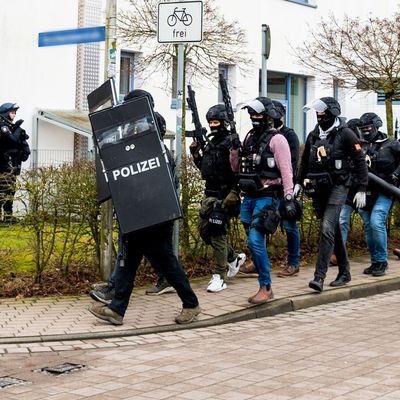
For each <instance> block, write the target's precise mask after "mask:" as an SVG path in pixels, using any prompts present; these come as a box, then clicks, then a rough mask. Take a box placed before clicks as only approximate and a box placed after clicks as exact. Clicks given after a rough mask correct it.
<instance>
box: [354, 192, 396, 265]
mask: <svg viewBox="0 0 400 400" xmlns="http://www.w3.org/2000/svg"><path fill="white" fill-rule="evenodd" d="M392 203H393V201H392V199H390V198H389V197H386V196H384V195H383V194H380V195H379V196H378V199H377V200H376V202H375V204H374V206H373V207H372V210H370V211H366V210H360V211H359V213H360V216H361V218H362V220H363V221H364V234H365V240H366V241H367V245H368V250H369V254H370V256H371V261H372V262H373V263H376V262H384V261H387V256H388V252H387V231H386V219H387V216H388V214H389V211H390V209H391V207H392Z"/></svg>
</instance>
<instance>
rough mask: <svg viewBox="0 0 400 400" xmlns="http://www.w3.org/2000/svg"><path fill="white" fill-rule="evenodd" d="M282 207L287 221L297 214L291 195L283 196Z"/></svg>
mask: <svg viewBox="0 0 400 400" xmlns="http://www.w3.org/2000/svg"><path fill="white" fill-rule="evenodd" d="M283 207H284V209H285V215H286V219H288V220H289V221H290V220H294V219H295V218H296V215H297V210H296V206H295V204H294V201H293V198H292V196H291V195H286V196H285V200H284V201H283Z"/></svg>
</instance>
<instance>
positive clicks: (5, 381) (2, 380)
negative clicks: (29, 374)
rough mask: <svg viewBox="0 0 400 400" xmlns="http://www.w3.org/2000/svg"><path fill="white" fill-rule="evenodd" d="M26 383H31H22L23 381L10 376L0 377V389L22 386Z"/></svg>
mask: <svg viewBox="0 0 400 400" xmlns="http://www.w3.org/2000/svg"><path fill="white" fill-rule="evenodd" d="M26 383H31V382H29V381H24V380H23V379H18V378H13V377H12V376H0V388H5V387H8V386H15V385H24V384H26Z"/></svg>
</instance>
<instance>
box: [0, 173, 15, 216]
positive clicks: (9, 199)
mask: <svg viewBox="0 0 400 400" xmlns="http://www.w3.org/2000/svg"><path fill="white" fill-rule="evenodd" d="M16 180H17V177H16V176H15V175H14V174H13V173H11V172H0V214H1V213H3V218H4V220H5V221H6V220H7V219H8V218H11V216H12V213H13V202H14V195H15V183H16ZM0 218H1V215H0Z"/></svg>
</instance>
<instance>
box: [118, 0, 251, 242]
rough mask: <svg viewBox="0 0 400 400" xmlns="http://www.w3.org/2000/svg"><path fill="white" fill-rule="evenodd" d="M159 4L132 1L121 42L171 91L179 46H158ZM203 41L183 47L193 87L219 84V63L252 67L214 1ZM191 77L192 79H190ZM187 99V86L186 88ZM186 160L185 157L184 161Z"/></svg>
mask: <svg viewBox="0 0 400 400" xmlns="http://www.w3.org/2000/svg"><path fill="white" fill-rule="evenodd" d="M159 2H160V0H130V9H129V11H126V12H120V15H119V17H118V26H119V34H118V36H119V38H121V39H122V40H123V41H124V42H125V43H127V44H133V45H135V46H136V48H137V49H138V50H139V51H141V54H140V57H138V58H137V60H136V61H135V66H134V68H135V70H136V71H137V72H140V73H142V76H143V77H147V76H151V75H152V74H153V73H154V72H156V71H162V72H163V74H164V76H165V88H170V87H171V86H170V83H171V82H172V79H171V75H172V73H173V65H174V62H176V60H177V58H178V46H177V45H176V44H165V43H158V42H157V14H158V12H157V11H158V3H159ZM203 11H204V15H203V40H202V42H200V43H185V45H184V71H185V75H184V79H186V80H188V81H190V82H191V83H192V84H193V83H194V82H195V81H196V78H199V79H208V80H209V81H211V82H212V83H214V84H215V85H217V84H218V79H217V71H218V63H223V64H228V65H235V66H237V67H238V68H239V70H240V71H241V72H242V73H243V72H246V71H250V68H251V67H252V66H253V61H252V58H251V57H250V56H249V55H248V53H247V52H246V44H247V42H246V35H245V32H244V30H243V29H241V28H240V26H239V23H238V22H237V21H232V22H229V21H227V20H226V19H225V17H224V16H223V15H222V14H221V13H220V11H219V9H218V7H217V6H216V5H215V4H213V0H204V1H203ZM187 75H189V76H187ZM183 88H184V92H183V98H185V97H186V96H185V82H184V85H183ZM182 115H183V117H182V130H183V132H185V116H186V107H185V102H183V110H182ZM182 149H183V152H184V153H185V149H186V141H185V135H182ZM183 158H184V159H185V157H183ZM187 168H188V163H186V162H184V163H182V165H181V172H180V174H181V184H182V191H181V198H182V208H183V213H184V215H185V216H186V217H189V212H190V210H189V204H190V201H191V199H190V193H189V185H188V182H187V181H186V177H188V176H190V175H189V173H188V170H187ZM189 242H190V226H189V218H184V219H183V221H182V230H181V245H182V246H183V249H184V250H188V249H189V248H190V245H189Z"/></svg>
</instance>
